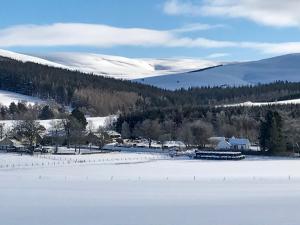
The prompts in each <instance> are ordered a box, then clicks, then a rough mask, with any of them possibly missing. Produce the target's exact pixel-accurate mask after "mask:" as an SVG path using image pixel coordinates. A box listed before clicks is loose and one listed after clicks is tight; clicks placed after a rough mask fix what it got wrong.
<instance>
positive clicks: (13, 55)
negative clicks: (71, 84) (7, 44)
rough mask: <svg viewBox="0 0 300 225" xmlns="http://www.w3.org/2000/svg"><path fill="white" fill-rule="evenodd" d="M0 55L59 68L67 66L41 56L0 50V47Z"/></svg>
mask: <svg viewBox="0 0 300 225" xmlns="http://www.w3.org/2000/svg"><path fill="white" fill-rule="evenodd" d="M0 57H6V58H11V59H15V60H18V61H22V62H33V63H38V64H42V65H48V66H52V67H59V68H65V69H68V67H66V66H64V65H61V64H58V63H54V62H50V61H48V60H45V59H41V58H38V57H34V56H29V55H24V54H19V53H16V52H11V51H6V50H2V49H0Z"/></svg>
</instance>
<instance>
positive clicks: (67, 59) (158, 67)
mask: <svg viewBox="0 0 300 225" xmlns="http://www.w3.org/2000/svg"><path fill="white" fill-rule="evenodd" d="M0 56H4V57H8V58H12V59H16V60H19V61H22V62H34V63H39V64H43V65H48V66H53V67H59V68H63V69H69V70H77V71H81V72H84V73H94V74H98V75H102V76H107V77H113V78H117V79H129V80H133V79H138V78H145V77H152V76H158V75H166V74H173V73H179V72H187V71H192V70H196V69H202V68H207V67H212V66H216V65H219V63H217V62H213V61H209V60H203V59H189V58H178V59H176V58H170V59H154V58H146V59H143V58H126V57H121V56H110V55H102V54H93V53H79V52H59V53H51V54H50V53H49V54H40V55H38V54H37V55H36V56H30V55H25V54H19V53H15V52H11V51H6V50H1V49H0Z"/></svg>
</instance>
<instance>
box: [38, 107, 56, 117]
mask: <svg viewBox="0 0 300 225" xmlns="http://www.w3.org/2000/svg"><path fill="white" fill-rule="evenodd" d="M39 118H40V119H42V120H48V119H52V118H54V113H53V111H52V110H51V108H50V107H49V106H48V105H46V106H44V107H43V108H42V111H41V113H40V115H39Z"/></svg>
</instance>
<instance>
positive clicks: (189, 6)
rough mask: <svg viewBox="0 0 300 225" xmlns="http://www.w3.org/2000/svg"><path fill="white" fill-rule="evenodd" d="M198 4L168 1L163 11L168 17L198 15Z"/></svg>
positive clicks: (176, 0)
mask: <svg viewBox="0 0 300 225" xmlns="http://www.w3.org/2000/svg"><path fill="white" fill-rule="evenodd" d="M199 7H200V4H197V5H195V4H193V3H192V2H190V1H180V0H168V1H166V2H165V4H164V6H163V10H164V12H165V13H166V14H168V15H199V14H200V12H199Z"/></svg>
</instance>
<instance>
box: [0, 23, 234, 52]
mask: <svg viewBox="0 0 300 225" xmlns="http://www.w3.org/2000/svg"><path fill="white" fill-rule="evenodd" d="M216 26H219V25H216ZM213 27H215V26H214V25H208V24H192V25H189V26H185V27H183V28H179V29H174V30H166V31H163V30H151V29H143V28H118V27H111V26H107V25H101V24H100V25H97V24H80V23H56V24H52V25H21V26H13V27H10V28H6V29H2V30H0V47H15V46H93V47H115V46H146V47H151V46H166V47H204V48H205V47H207V48H219V47H229V46H230V45H231V43H229V42H222V41H214V40H208V39H205V38H196V39H192V38H187V37H182V36H181V35H180V34H182V33H186V32H191V31H196V30H204V29H211V28H213Z"/></svg>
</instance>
